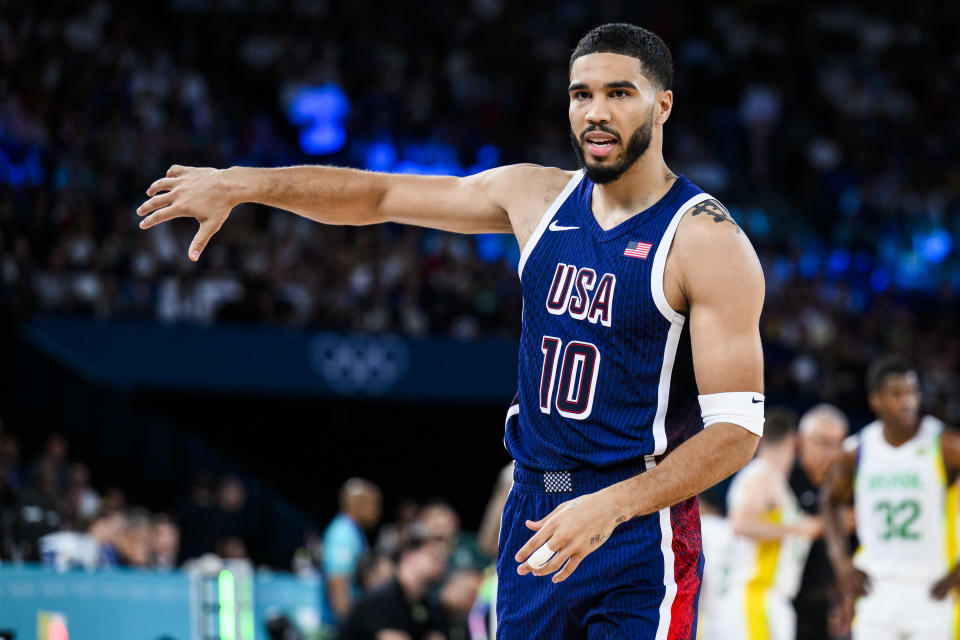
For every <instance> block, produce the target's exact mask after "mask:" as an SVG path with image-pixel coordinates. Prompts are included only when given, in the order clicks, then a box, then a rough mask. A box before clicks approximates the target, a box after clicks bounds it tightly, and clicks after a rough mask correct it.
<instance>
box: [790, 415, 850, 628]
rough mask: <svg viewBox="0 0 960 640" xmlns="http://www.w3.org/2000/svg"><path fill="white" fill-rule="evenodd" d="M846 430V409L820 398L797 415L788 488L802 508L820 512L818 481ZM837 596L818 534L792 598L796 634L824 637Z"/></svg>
mask: <svg viewBox="0 0 960 640" xmlns="http://www.w3.org/2000/svg"><path fill="white" fill-rule="evenodd" d="M849 431H850V424H849V422H848V421H847V416H846V414H844V413H843V411H841V410H840V409H838V408H837V407H835V406H833V405H829V404H818V405H816V406H815V407H812V408H811V409H808V410H807V411H806V413H804V414H803V415H802V416H801V417H800V424H799V428H798V434H797V443H798V454H797V461H796V463H794V465H793V470H792V471H791V472H790V488H791V489H792V490H793V493H794V494H795V495H796V496H797V500H799V502H800V508H801V509H803V511H804V512H805V513H807V514H809V515H813V516H816V515H819V514H820V501H819V498H820V487H821V486H823V482H824V480H825V478H826V476H827V471H828V470H829V469H830V466H831V465H832V464H833V463H834V462H835V461H836V460H837V458H838V457H839V456H840V453H841V452H842V451H843V441H844V439H845V438H846V437H847V434H848V433H849ZM851 524H852V523H851ZM836 601H837V594H836V592H835V586H834V577H833V569H832V568H831V566H830V558H829V557H828V556H827V547H826V543H825V542H824V540H823V538H822V537H820V538H817V539H816V540H814V541H813V544H812V545H810V553H809V554H808V555H807V564H806V566H805V567H804V569H803V579H802V580H801V582H800V590H799V591H798V592H797V597H796V598H795V599H794V601H793V604H794V606H795V607H796V610H797V640H822V639H823V638H826V637H828V634H829V628H828V620H829V616H830V610H831V608H833V606H834V604H835V603H836Z"/></svg>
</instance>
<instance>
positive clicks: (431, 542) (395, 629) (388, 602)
mask: <svg viewBox="0 0 960 640" xmlns="http://www.w3.org/2000/svg"><path fill="white" fill-rule="evenodd" d="M446 568H447V542H446V541H445V540H443V539H441V538H430V537H426V536H421V535H418V534H413V535H412V536H411V537H410V539H409V540H408V541H407V543H406V544H405V545H404V547H403V549H402V550H401V551H400V556H399V558H398V560H397V576H396V578H395V579H393V580H391V581H390V582H388V583H387V584H385V585H383V586H382V587H380V588H379V589H376V590H374V591H371V592H369V593H367V594H365V595H364V596H363V597H362V598H360V599H359V600H358V601H357V603H356V605H355V606H354V607H353V609H352V610H351V611H350V613H349V615H348V616H347V618H346V619H345V620H344V621H343V624H342V625H341V627H340V630H339V633H338V635H337V638H338V640H387V639H388V638H390V639H391V640H402V639H407V640H444V638H445V635H444V632H443V628H444V618H443V612H442V610H441V609H440V607H439V606H438V605H437V603H435V602H432V601H430V600H429V599H428V598H427V593H428V591H429V590H430V587H431V586H432V585H434V584H436V583H437V581H438V580H439V579H440V577H441V576H442V575H443V573H444V572H445V571H446Z"/></svg>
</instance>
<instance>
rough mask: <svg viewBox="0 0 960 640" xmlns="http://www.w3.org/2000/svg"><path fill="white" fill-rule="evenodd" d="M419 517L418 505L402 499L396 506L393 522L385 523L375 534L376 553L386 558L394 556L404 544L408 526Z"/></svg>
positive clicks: (408, 499) (413, 501)
mask: <svg viewBox="0 0 960 640" xmlns="http://www.w3.org/2000/svg"><path fill="white" fill-rule="evenodd" d="M419 517H420V504H419V503H417V501H415V500H411V499H410V498H404V499H403V500H401V501H400V503H399V504H398V505H397V508H396V511H395V512H394V519H393V522H387V523H385V524H383V525H382V526H381V527H380V530H379V531H378V532H377V543H376V544H375V545H374V546H375V547H376V548H377V551H378V552H380V553H384V554H386V555H388V556H391V555H394V554H396V553H397V551H399V550H400V547H402V546H403V543H404V542H406V536H407V534H408V533H409V531H410V526H411V525H412V524H413V523H414V522H416V521H417V520H418V518H419Z"/></svg>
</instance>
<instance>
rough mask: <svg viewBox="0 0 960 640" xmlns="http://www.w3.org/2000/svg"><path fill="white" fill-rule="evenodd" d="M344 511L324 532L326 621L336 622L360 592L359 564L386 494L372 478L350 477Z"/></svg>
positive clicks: (343, 497) (345, 488)
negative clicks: (368, 533) (381, 491)
mask: <svg viewBox="0 0 960 640" xmlns="http://www.w3.org/2000/svg"><path fill="white" fill-rule="evenodd" d="M339 501H340V513H338V514H337V515H336V517H334V518H333V520H331V521H330V524H329V525H328V526H327V529H326V531H324V533H323V566H322V574H323V581H324V594H325V598H324V605H325V610H324V621H325V622H328V623H332V624H334V625H336V624H337V623H338V622H339V621H340V620H342V619H343V618H344V617H346V615H347V613H349V612H350V609H351V607H352V606H353V603H354V602H355V601H356V598H357V596H358V595H359V585H358V584H357V564H358V563H359V562H360V558H361V557H363V555H364V554H365V553H366V552H367V549H368V546H369V545H368V543H367V537H366V534H365V533H364V532H365V531H368V530H371V529H373V528H374V527H375V526H376V525H377V523H378V522H379V521H380V513H381V508H382V501H383V497H382V494H381V493H380V489H378V488H377V486H376V485H375V484H373V483H372V482H370V481H369V480H364V479H362V478H350V479H349V480H347V481H346V482H345V483H344V485H343V487H341V489H340V497H339Z"/></svg>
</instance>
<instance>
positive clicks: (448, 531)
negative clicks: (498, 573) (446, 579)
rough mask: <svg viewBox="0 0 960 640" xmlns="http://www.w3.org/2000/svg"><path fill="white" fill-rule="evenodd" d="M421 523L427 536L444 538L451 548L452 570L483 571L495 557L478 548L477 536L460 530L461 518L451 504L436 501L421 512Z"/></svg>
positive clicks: (428, 504)
mask: <svg viewBox="0 0 960 640" xmlns="http://www.w3.org/2000/svg"><path fill="white" fill-rule="evenodd" d="M419 520H420V522H421V523H422V525H423V528H424V531H425V533H426V535H428V536H432V537H438V538H443V539H444V540H446V541H447V544H448V545H449V546H450V563H449V566H450V570H451V571H455V570H457V569H475V570H477V571H479V570H482V569H483V568H484V567H485V566H487V564H489V563H490V562H491V561H492V560H493V558H494V557H495V556H488V555H487V554H485V553H483V552H482V551H481V550H480V548H479V547H478V546H477V536H476V535H475V534H473V533H470V532H468V531H462V530H461V529H460V516H459V515H458V514H457V512H456V510H455V509H454V508H453V507H451V506H450V504H449V503H447V502H444V501H442V500H434V501H431V502H429V503H427V504H426V505H424V507H423V509H421V511H420V518H419Z"/></svg>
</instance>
